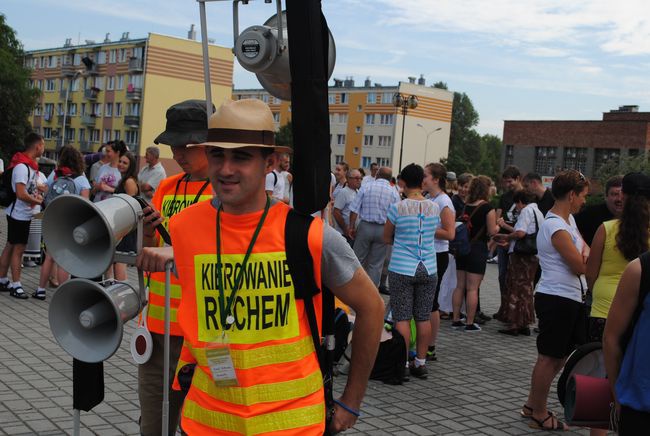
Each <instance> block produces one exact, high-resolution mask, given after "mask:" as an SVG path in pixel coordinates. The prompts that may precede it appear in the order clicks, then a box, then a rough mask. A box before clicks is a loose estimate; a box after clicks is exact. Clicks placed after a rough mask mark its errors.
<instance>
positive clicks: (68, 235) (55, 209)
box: [43, 194, 142, 278]
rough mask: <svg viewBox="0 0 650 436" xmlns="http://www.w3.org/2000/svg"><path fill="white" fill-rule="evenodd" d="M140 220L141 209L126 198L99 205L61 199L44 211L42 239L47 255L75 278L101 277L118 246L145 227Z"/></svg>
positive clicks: (73, 197) (117, 197) (76, 198)
mask: <svg viewBox="0 0 650 436" xmlns="http://www.w3.org/2000/svg"><path fill="white" fill-rule="evenodd" d="M141 218H142V207H141V206H140V204H139V203H138V201H137V200H136V199H135V198H133V197H131V196H130V195H127V194H117V195H113V196H112V197H110V198H107V199H106V200H103V201H100V202H99V203H92V202H91V201H89V200H87V199H85V198H83V197H79V196H78V195H61V196H59V197H57V198H56V199H54V201H52V202H51V203H50V204H48V206H47V208H46V209H45V214H44V216H43V239H44V241H45V246H46V247H47V251H48V253H49V254H50V255H51V256H52V258H54V260H55V261H56V263H57V264H59V265H60V266H61V267H63V269H64V270H66V271H68V272H69V273H70V274H72V275H73V276H76V277H85V278H94V277H100V276H101V275H102V274H103V273H104V272H105V271H106V270H107V269H108V267H109V266H110V265H111V264H112V263H113V262H115V261H116V253H115V246H116V245H117V244H118V243H119V242H120V240H121V239H122V238H123V237H124V236H126V235H127V234H128V233H129V232H131V231H132V230H135V229H137V228H138V226H141V225H142V220H141ZM141 245H142V244H141V240H140V238H138V247H141ZM119 261H120V262H125V263H129V262H128V260H124V259H119Z"/></svg>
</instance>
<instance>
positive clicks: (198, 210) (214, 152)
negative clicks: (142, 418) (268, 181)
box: [138, 99, 384, 435]
mask: <svg viewBox="0 0 650 436" xmlns="http://www.w3.org/2000/svg"><path fill="white" fill-rule="evenodd" d="M208 126H209V128H208V138H207V141H206V142H203V143H199V144H198V145H197V146H198V147H201V146H203V147H205V148H206V154H207V157H208V173H209V175H210V181H211V184H212V187H213V189H214V191H215V193H216V198H218V200H216V199H214V200H213V201H209V202H208V201H205V202H200V203H197V204H196V205H195V206H193V207H189V208H187V209H184V210H183V211H181V212H179V213H178V214H176V215H175V216H174V217H173V218H172V219H171V220H170V223H169V228H170V234H171V240H172V243H173V248H171V247H163V248H152V247H146V248H145V249H144V250H143V253H142V255H141V256H140V257H139V258H138V267H139V268H141V269H143V270H145V271H164V269H165V268H164V267H165V265H166V264H168V262H171V261H174V263H175V265H176V270H177V272H178V277H179V281H180V284H181V288H182V290H183V298H182V299H181V305H180V307H179V310H178V312H177V319H178V323H179V325H180V327H181V330H182V333H183V336H184V344H183V349H182V350H181V356H180V359H179V362H178V366H179V367H180V368H183V367H185V366H186V365H191V364H195V365H196V366H195V369H194V374H193V377H192V378H191V385H190V386H189V391H188V392H187V396H186V397H185V403H184V405H183V416H182V421H181V427H182V428H183V431H184V432H185V433H187V434H189V435H205V434H225V433H240V434H260V433H272V432H277V433H278V434H280V433H286V434H289V433H292V434H305V435H307V434H323V432H324V430H325V424H326V417H327V415H329V416H330V417H331V421H330V428H331V429H332V431H334V432H339V431H344V430H347V429H349V428H351V427H352V426H354V424H355V423H356V421H357V418H358V417H359V416H360V410H359V409H360V406H361V401H362V399H363V396H364V393H365V390H366V386H367V381H368V376H369V374H370V371H371V369H372V366H373V363H374V361H375V356H376V354H377V349H378V346H379V338H380V334H381V329H382V324H383V315H384V303H383V300H382V299H381V297H380V296H379V293H378V292H377V288H376V287H375V286H374V285H373V283H372V281H371V280H370V279H369V277H368V275H367V274H366V273H365V272H364V270H363V268H362V267H361V265H360V264H359V261H358V260H357V259H356V257H355V255H354V252H353V251H352V249H351V248H350V245H349V244H348V243H347V241H346V240H345V239H344V238H343V237H342V236H341V235H340V234H339V233H338V232H337V231H336V230H334V228H332V227H330V226H327V225H324V224H323V222H322V221H321V220H320V219H318V218H313V219H312V218H310V217H309V216H308V215H304V214H300V213H299V212H296V211H294V210H293V209H291V208H290V207H289V206H288V205H286V204H284V203H283V202H281V201H277V200H274V199H272V198H271V197H270V196H268V195H267V193H266V192H265V186H264V181H265V176H266V174H268V173H269V172H270V171H271V170H272V168H274V167H275V160H276V159H277V154H276V153H274V152H275V151H284V149H283V148H282V147H276V146H275V145H274V141H273V134H272V132H273V130H274V124H273V115H272V113H271V110H270V109H269V107H268V106H267V105H266V104H265V103H263V102H262V101H261V100H253V99H244V100H238V101H226V102H224V103H223V104H222V105H221V107H219V108H218V109H217V111H216V112H215V113H214V114H213V115H212V116H211V117H210V121H209V125H208ZM188 147H189V148H192V147H194V146H193V145H188ZM278 149H279V150H278ZM147 209H148V208H147ZM147 209H145V214H147V213H148V212H149V211H148V210H147ZM144 221H145V223H146V230H145V232H148V231H153V228H152V226H156V225H158V224H159V223H160V222H161V220H160V219H158V218H157V217H156V215H155V214H150V215H145V219H144ZM299 222H300V223H305V222H307V223H309V227H308V228H307V229H304V228H303V230H304V233H302V236H301V238H300V240H294V239H293V237H294V236H295V235H296V233H297V230H298V227H299V225H296V226H292V224H296V223H299ZM197 235H200V237H197ZM295 243H299V244H301V245H302V247H303V248H304V249H305V250H306V251H307V252H308V253H310V254H311V256H308V257H307V256H298V257H297V258H296V256H290V255H289V254H290V249H291V247H294V246H295ZM293 254H294V255H295V254H296V252H295V251H293ZM290 260H291V261H290ZM298 265H300V268H298ZM253 270H255V271H257V273H256V274H249V272H251V271H253ZM244 272H245V274H244ZM267 272H271V274H267ZM305 279H311V282H312V284H313V285H314V287H315V289H314V288H312V289H309V291H310V292H308V293H307V292H304V291H305V290H306V289H305V288H304V287H303V286H301V285H303V284H305V283H306V280H305ZM316 284H317V285H316ZM323 288H329V289H330V290H331V292H332V293H333V294H334V296H336V297H338V298H339V299H340V300H341V301H342V302H343V303H345V304H347V305H349V306H350V307H351V308H352V309H353V310H354V311H355V313H356V319H355V325H354V331H355V334H354V335H353V338H352V349H353V354H352V362H351V365H350V374H349V376H348V378H347V384H346V386H345V389H344V390H343V393H342V395H341V397H340V398H337V399H334V401H333V402H334V404H333V405H332V406H331V408H330V409H329V410H328V412H329V413H327V414H326V408H325V404H326V402H325V401H326V400H325V393H324V381H323V378H322V373H321V366H320V365H319V356H320V355H322V347H321V346H320V343H318V344H317V345H318V346H316V347H315V342H320V331H319V326H320V325H321V322H322V321H323V320H324V317H323V316H322V312H321V310H320V308H321V304H322V301H323V298H322V294H323V293H322V292H321V289H323ZM301 289H302V291H303V292H301ZM311 291H315V293H314V294H312V292H311ZM226 301H229V302H230V303H228V304H223V303H225V302H226ZM219 302H221V303H219ZM306 312H310V313H312V314H313V315H314V316H313V317H312V316H311V315H309V314H306ZM332 317H333V315H332ZM310 319H311V320H313V322H312V321H310ZM175 388H176V389H178V388H180V384H178V383H175ZM261 392H263V395H260V393H261ZM328 407H330V406H328ZM332 411H333V414H332Z"/></svg>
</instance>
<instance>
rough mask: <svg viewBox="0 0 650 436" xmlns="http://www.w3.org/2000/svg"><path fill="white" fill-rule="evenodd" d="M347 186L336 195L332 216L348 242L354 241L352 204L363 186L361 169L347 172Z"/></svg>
mask: <svg viewBox="0 0 650 436" xmlns="http://www.w3.org/2000/svg"><path fill="white" fill-rule="evenodd" d="M347 182H348V183H347V186H345V187H344V188H343V189H341V191H340V192H339V193H338V195H337V196H336V200H334V210H333V211H332V216H333V217H334V228H335V229H336V230H338V232H339V233H340V234H342V235H343V236H345V239H347V241H348V242H350V243H351V242H352V240H351V239H350V238H349V236H348V233H349V226H350V204H351V203H352V201H353V200H354V198H355V197H356V196H357V191H358V190H359V187H360V186H361V173H360V172H359V170H349V171H348V174H347Z"/></svg>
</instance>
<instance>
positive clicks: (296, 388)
mask: <svg viewBox="0 0 650 436" xmlns="http://www.w3.org/2000/svg"><path fill="white" fill-rule="evenodd" d="M192 386H193V387H195V388H198V389H200V390H201V391H203V392H205V393H206V394H208V395H210V396H211V397H212V398H216V399H217V400H221V401H224V402H227V403H231V404H238V405H240V406H253V405H255V404H258V403H268V402H274V401H287V400H295V399H298V398H303V397H306V396H308V395H311V394H313V393H314V392H316V391H318V390H319V389H320V388H321V387H323V378H322V376H321V373H320V371H314V372H313V373H312V374H310V375H308V376H307V377H305V378H300V379H296V380H289V381H284V382H278V383H267V384H259V385H253V386H249V387H246V388H243V387H238V386H237V387H217V385H215V384H214V381H213V380H212V378H211V377H210V376H209V375H208V374H206V373H205V372H204V371H203V370H201V369H198V368H197V370H196V371H195V372H194V377H193V378H192Z"/></svg>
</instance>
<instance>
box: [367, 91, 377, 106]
mask: <svg viewBox="0 0 650 436" xmlns="http://www.w3.org/2000/svg"><path fill="white" fill-rule="evenodd" d="M366 103H371V104H374V103H377V94H375V93H374V92H369V93H368V96H367V97H366Z"/></svg>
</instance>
